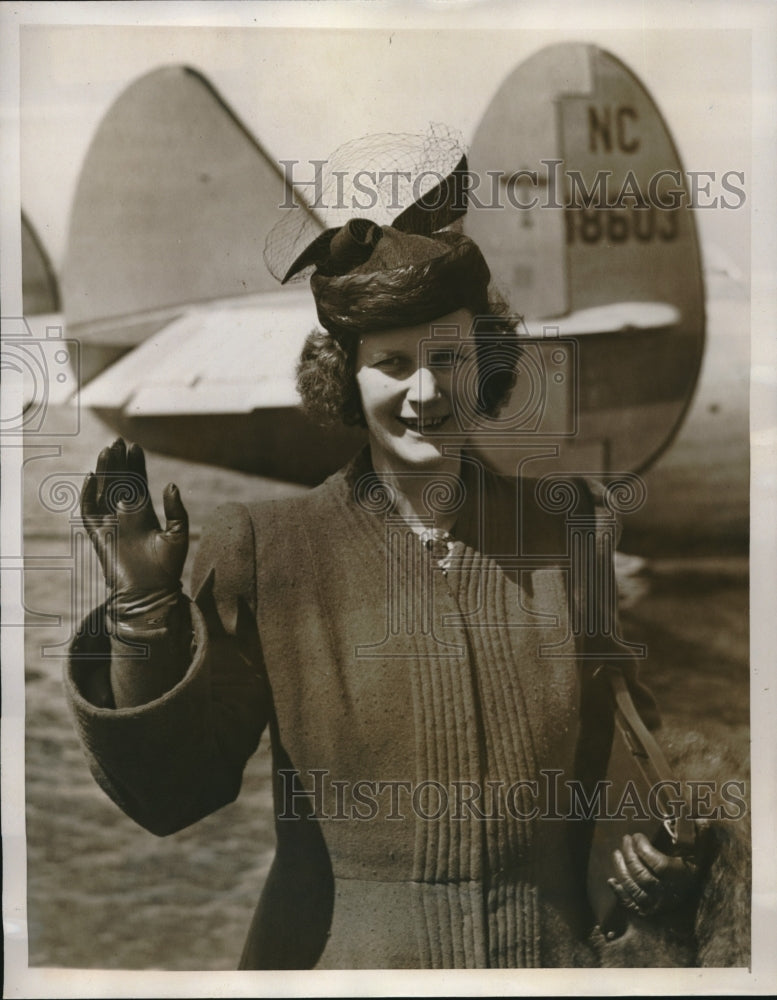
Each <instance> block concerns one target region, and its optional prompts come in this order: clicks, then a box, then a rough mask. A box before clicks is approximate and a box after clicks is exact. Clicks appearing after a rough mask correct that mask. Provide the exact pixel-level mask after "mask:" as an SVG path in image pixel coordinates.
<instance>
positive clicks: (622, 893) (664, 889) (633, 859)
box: [607, 833, 700, 917]
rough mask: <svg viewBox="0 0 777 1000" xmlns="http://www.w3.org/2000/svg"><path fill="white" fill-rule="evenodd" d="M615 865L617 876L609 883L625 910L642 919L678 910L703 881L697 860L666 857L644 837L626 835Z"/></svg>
mask: <svg viewBox="0 0 777 1000" xmlns="http://www.w3.org/2000/svg"><path fill="white" fill-rule="evenodd" d="M613 861H614V864H615V871H616V873H617V874H616V877H615V878H610V879H608V880H607V881H608V884H609V886H610V888H611V889H612V891H613V892H614V893H615V895H616V896H617V897H618V899H619V900H620V902H621V903H622V904H623V906H625V907H626V909H628V910H630V911H631V912H633V913H637V914H639V915H640V916H642V917H646V916H653V915H654V914H657V913H665V912H667V911H669V910H673V909H675V908H676V907H677V906H679V905H680V904H681V903H682V902H683V901H684V900H685V899H686V898H687V897H688V895H689V894H690V892H691V891H692V890H693V888H694V887H695V886H696V884H697V882H698V880H699V878H700V875H699V863H698V858H697V857H696V856H694V855H687V854H686V855H681V856H678V857H672V856H670V855H668V854H663V853H662V852H661V851H659V850H658V849H657V848H655V847H654V846H653V845H652V844H651V843H650V841H649V840H648V838H647V837H646V836H645V835H644V834H643V833H635V834H634V835H633V836H631V835H629V834H626V836H625V837H624V838H623V841H622V843H621V847H620V849H619V850H615V851H613Z"/></svg>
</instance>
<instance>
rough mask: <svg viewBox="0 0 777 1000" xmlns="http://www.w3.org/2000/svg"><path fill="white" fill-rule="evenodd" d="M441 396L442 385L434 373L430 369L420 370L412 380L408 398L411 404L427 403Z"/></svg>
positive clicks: (422, 368) (423, 368)
mask: <svg viewBox="0 0 777 1000" xmlns="http://www.w3.org/2000/svg"><path fill="white" fill-rule="evenodd" d="M439 395H440V385H439V383H438V381H437V378H436V377H435V375H434V372H432V371H430V369H429V368H426V367H421V368H419V369H418V370H417V371H416V372H415V373H414V374H413V376H412V378H411V379H410V386H409V387H408V391H407V396H408V399H409V400H410V402H411V403H425V402H429V401H430V400H432V399H436V398H437V397H438V396H439Z"/></svg>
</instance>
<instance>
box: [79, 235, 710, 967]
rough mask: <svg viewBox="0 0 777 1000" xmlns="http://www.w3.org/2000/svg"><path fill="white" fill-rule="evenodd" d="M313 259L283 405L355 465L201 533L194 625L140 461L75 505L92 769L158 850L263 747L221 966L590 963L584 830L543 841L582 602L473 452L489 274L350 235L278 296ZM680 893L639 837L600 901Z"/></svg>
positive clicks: (526, 485)
mask: <svg viewBox="0 0 777 1000" xmlns="http://www.w3.org/2000/svg"><path fill="white" fill-rule="evenodd" d="M311 265H313V266H314V267H315V271H314V272H313V275H312V278H311V286H312V289H313V293H314V296H315V299H316V305H317V309H318V315H319V319H320V321H321V324H322V326H323V327H324V330H325V333H323V334H314V335H312V336H311V338H309V340H308V342H307V344H306V347H305V350H304V351H303V356H302V360H301V363H300V371H299V384H300V390H301V392H302V395H303V398H304V399H305V400H306V401H307V402H308V404H309V405H311V406H312V407H313V408H314V409H317V410H318V411H319V412H322V411H323V412H324V413H326V414H328V415H330V416H332V415H338V416H340V417H341V418H343V419H346V420H348V421H351V422H355V421H363V422H364V423H365V424H366V427H367V431H368V435H369V445H368V447H367V448H366V449H365V451H364V452H363V453H362V454H360V455H358V456H357V457H356V458H355V459H354V460H353V461H352V462H351V463H350V464H349V465H348V466H347V467H346V468H345V469H343V470H341V471H340V472H339V473H337V474H336V475H334V476H332V477H331V478H330V479H329V480H327V481H326V482H325V483H324V484H323V485H322V486H320V487H318V488H317V489H315V490H313V491H311V492H310V493H309V494H307V495H305V496H303V497H299V498H295V499H293V500H285V501H281V502H273V503H265V504H258V505H254V506H246V507H243V506H240V505H228V506H226V507H223V508H221V509H220V510H219V511H217V513H216V515H215V516H214V519H213V521H212V523H211V525H210V527H209V529H208V531H207V532H206V533H205V535H204V537H203V540H202V543H201V545H200V548H199V551H198V554H197V561H196V566H195V571H194V577H193V580H194V589H195V593H196V595H197V596H196V601H190V600H189V599H188V598H186V597H185V596H184V595H183V594H182V591H181V585H180V576H181V571H182V567H183V564H184V558H185V555H186V547H187V540H186V536H187V527H186V526H187V522H186V512H185V510H184V507H183V504H182V502H181V499H180V496H179V494H178V492H177V490H176V488H175V487H174V486H168V488H167V489H166V490H165V493H164V510H165V516H166V518H167V524H166V527H165V529H164V530H161V529H160V526H159V524H158V522H157V521H156V518H155V515H154V513H153V509H152V507H151V504H150V501H149V497H148V490H147V486H146V478H145V469H144V462H143V455H142V452H141V450H140V449H139V448H137V447H135V446H132V447H130V448H129V449H127V448H126V447H125V445H124V443H123V442H122V441H118V442H116V443H115V444H114V445H113V446H112V447H111V448H110V449H106V451H104V452H103V453H102V454H101V456H100V459H99V462H98V467H97V474H96V475H91V474H90V475H89V476H88V477H87V479H86V482H85V484H84V490H83V496H82V511H83V517H84V521H85V523H86V526H87V528H88V530H89V532H90V535H91V537H92V540H93V542H94V544H95V547H96V549H97V551H98V553H99V555H100V559H101V561H102V564H103V568H104V570H105V573H106V577H107V580H108V584H109V587H110V596H109V599H108V601H107V603H106V605H105V606H104V607H102V608H99V609H97V611H95V612H94V614H93V616H92V618H91V619H90V620H89V621H88V622H87V623H86V625H85V627H84V628H83V629H82V633H81V635H80V636H79V638H78V639H77V640H76V642H75V644H74V649H73V655H72V660H71V664H70V669H69V673H68V692H69V696H70V701H71V705H72V708H73V712H74V715H75V719H76V725H77V728H78V731H79V733H80V735H81V738H82V740H83V742H84V744H85V746H86V747H87V749H88V753H89V755H90V763H91V766H92V769H93V771H94V774H95V776H96V778H97V780H98V782H99V783H100V784H101V785H102V786H103V788H104V789H105V790H106V791H107V792H108V794H109V795H110V796H111V797H112V798H113V799H114V800H115V801H116V802H117V803H118V804H119V805H120V806H121V808H122V809H124V810H125V811H126V812H127V813H128V814H129V815H130V816H132V817H133V818H134V819H136V820H137V821H138V822H139V823H141V824H142V825H143V826H145V827H146V828H147V829H149V830H151V831H153V832H154V833H157V834H159V835H164V834H168V833H171V832H173V831H175V830H177V829H180V828H181V827H184V826H186V825H188V824H190V823H192V822H194V821H196V820H198V819H199V818H201V817H202V816H205V815H207V814H208V813H210V812H212V811H213V810H215V809H217V808H219V807H220V806H222V805H224V804H225V803H227V802H230V801H231V800H232V799H234V798H235V796H236V795H237V794H238V791H239V788H240V781H241V775H242V770H243V766H244V764H245V761H246V760H247V759H248V757H249V756H250V755H251V754H252V753H253V751H254V750H255V749H256V746H257V743H258V741H259V738H260V736H261V734H262V732H263V730H264V728H265V727H268V728H269V732H270V737H271V740H272V753H273V770H274V795H275V809H276V832H277V854H276V858H275V861H274V863H273V865H272V868H271V870H270V873H269V875H268V878H267V882H266V885H265V887H264V891H263V893H262V896H261V899H260V901H259V905H258V907H257V910H256V914H255V917H254V920H253V923H252V926H251V929H250V932H249V935H248V940H247V942H246V945H245V949H244V952H243V957H242V962H241V967H242V968H312V967H317V968H358V967H368V968H402V967H404V968H424V967H429V968H442V967H455V968H484V967H538V966H570V965H595V964H597V963H598V962H600V961H601V960H602V959H601V956H598V955H597V954H596V952H595V950H594V948H593V947H592V946H591V944H590V943H589V942H588V940H587V939H588V936H589V933H590V930H591V922H592V921H591V915H590V912H589V910H588V906H587V902H586V896H585V866H586V852H587V844H588V843H589V840H590V829H589V826H588V825H586V824H585V823H583V822H580V821H574V820H570V821H566V820H565V819H564V816H565V815H566V814H567V813H566V806H567V802H566V800H565V798H564V796H565V794H566V793H565V787H566V786H565V784H564V780H563V779H564V778H566V777H570V778H571V777H574V776H576V775H578V776H579V775H580V774H581V773H585V774H586V775H588V776H589V777H590V776H591V775H593V774H595V773H596V771H597V768H598V769H601V768H602V767H603V766H604V764H605V763H606V757H607V751H608V743H607V736H608V734H609V733H610V732H611V719H610V718H609V717H608V708H607V702H606V699H605V697H604V695H603V691H602V689H601V684H600V682H597V681H596V680H595V679H593V678H592V677H590V676H589V674H588V672H587V671H586V670H585V669H584V668H582V667H581V666H580V664H579V661H578V658H577V655H576V654H577V653H579V652H580V651H581V650H580V642H581V641H582V639H581V637H580V636H572V646H571V647H570V646H569V642H568V640H569V639H570V635H571V629H570V614H571V611H572V607H571V606H573V605H574V603H575V602H576V601H579V600H580V599H586V595H582V598H581V596H580V595H572V594H570V593H569V587H568V579H569V572H568V570H569V563H568V556H567V551H566V545H567V530H566V521H565V518H564V516H563V513H558V512H556V511H554V509H553V508H552V505H548V504H545V505H543V503H542V502H540V501H539V500H538V499H537V496H536V495H535V489H534V484H533V483H530V482H518V483H517V484H516V483H514V482H511V481H508V480H506V479H503V478H501V477H498V476H496V475H494V474H492V473H490V472H489V471H488V470H487V469H486V468H485V467H484V466H483V464H482V463H480V462H479V461H477V460H476V459H475V458H474V456H473V455H472V454H470V453H469V452H468V450H467V449H466V447H465V441H466V439H467V435H468V433H469V432H470V431H471V429H472V428H471V427H468V426H467V423H468V422H469V423H472V422H476V421H477V419H478V417H479V416H480V417H482V415H483V414H495V413H496V412H497V410H498V408H499V406H500V404H501V403H502V402H503V401H504V399H505V396H506V395H507V394H508V393H509V390H510V387H511V385H512V383H513V380H514V371H513V368H511V367H510V366H508V368H507V370H506V371H505V370H504V368H503V362H504V357H505V351H506V350H507V353H508V354H510V353H511V354H512V356H513V358H515V356H516V354H517V351H516V344H517V341H516V338H515V335H514V333H513V332H512V331H511V329H510V326H509V324H508V323H505V322H504V321H503V320H499V319H494V318H493V316H491V318H490V319H489V315H490V312H489V305H488V287H489V279H490V275H489V271H488V267H487V265H486V263H485V261H484V259H483V257H482V255H481V254H480V251H479V250H478V248H477V247H476V245H475V244H474V243H473V242H472V241H471V240H469V239H468V238H467V237H465V236H463V235H460V234H456V233H452V232H434V233H431V234H429V235H417V234H414V233H406V232H401V231H399V230H398V229H395V228H392V227H383V228H380V227H378V226H375V225H373V224H372V223H370V222H369V221H368V220H363V219H362V220H353V221H352V222H350V223H348V224H347V225H346V226H343V227H342V228H340V229H337V230H329V231H327V232H326V233H324V234H323V235H322V236H321V237H320V238H319V239H317V240H316V241H315V242H314V243H313V244H312V245H311V247H309V248H308V250H307V251H306V252H305V253H304V254H303V255H302V256H301V257H300V258H299V259H298V260H297V261H296V262H295V264H294V265H293V266H292V268H290V270H289V273H288V274H287V277H289V276H291V275H292V274H293V273H295V272H296V271H298V270H300V269H304V268H306V267H309V266H311ZM495 347H496V350H494V348H495ZM494 358H499V359H501V361H500V363H499V364H498V365H497V364H495V363H494ZM133 486H134V487H136V488H135V491H134V492H135V495H134V497H133V496H132V495H131V492H132V487H133ZM112 488H113V489H114V491H115V490H118V491H119V493H121V491H124V496H123V497H122V496H116V495H114V496H111V492H112ZM117 501H118V502H117ZM578 503H579V504H580V505H581V506H583V507H585V506H586V505H588V506H590V507H591V508H593V505H594V500H593V497H592V496H591V495H589V494H588V492H587V491H586V490H585V489H584V488H583V486H582V485H580V489H579V495H578ZM114 510H115V512H116V514H117V516H118V532H117V538H116V544H113V543H112V542H111V540H110V532H111V530H112V528H111V523H110V515H111V514H112V513H113V512H114ZM588 597H589V598H590V595H588ZM565 643H566V645H565ZM138 644H145V646H146V647H147V649H148V655H147V656H145V657H143V656H138V655H137V652H138V648H140V649H141V651H142V649H143V646H142V645H141V646H140V647H138ZM559 649H562V650H564V651H565V653H564V655H554V652H553V651H554V650H556V651H558V650H559ZM133 654H135V655H133ZM626 670H627V673H628V675H629V679H630V683H631V685H632V690H633V692H634V694H635V695H636V696H637V699H638V700H639V703H640V705H641V707H642V709H643V712H644V713H645V714H646V715H648V716H649V715H650V714H651V713H652V714H653V715H654V714H655V713H654V706H653V705H652V701H651V699H650V697H649V695H648V694H647V692H645V691H644V689H642V688H641V687H640V686H639V685H638V684H637V682H636V681H635V680H634V677H633V670H632V669H631V668H630V667H627V668H626ZM603 734H604V738H603ZM557 778H561V779H562V780H560V781H558V780H556V779H557ZM693 878H694V873H693V866H689V865H686V864H684V863H683V862H682V861H681V860H680V859H675V858H668V857H667V856H665V855H663V854H661V853H660V852H658V851H656V850H655V848H653V847H652V846H651V845H650V843H649V842H648V841H647V840H646V839H645V838H644V837H641V836H636V837H634V838H626V839H625V840H624V842H623V845H622V848H621V851H620V852H618V853H617V854H616V858H615V861H614V869H613V890H614V892H615V893H616V894H617V895H618V897H619V898H620V899H621V900H622V901H623V903H624V904H625V905H626V906H628V907H629V908H630V909H632V910H634V911H639V912H641V913H648V912H651V913H655V912H658V911H660V910H661V909H662V908H666V906H667V905H669V904H670V903H672V902H674V901H676V900H677V899H679V898H681V897H682V896H683V894H684V893H685V891H686V890H687V888H688V885H689V884H690V883H691V882H692V881H693ZM605 947H606V946H605Z"/></svg>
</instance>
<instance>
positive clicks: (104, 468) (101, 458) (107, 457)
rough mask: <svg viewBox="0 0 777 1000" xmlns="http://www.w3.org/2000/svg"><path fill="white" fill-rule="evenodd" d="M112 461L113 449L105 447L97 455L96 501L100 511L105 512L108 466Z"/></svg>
mask: <svg viewBox="0 0 777 1000" xmlns="http://www.w3.org/2000/svg"><path fill="white" fill-rule="evenodd" d="M110 461H111V449H110V448H103V449H102V451H101V452H100V454H99V455H98V456H97V477H96V478H97V494H96V498H95V499H96V502H97V506H98V508H99V513H104V511H103V509H102V508H103V498H104V496H105V486H106V477H107V476H108V468H109V466H110Z"/></svg>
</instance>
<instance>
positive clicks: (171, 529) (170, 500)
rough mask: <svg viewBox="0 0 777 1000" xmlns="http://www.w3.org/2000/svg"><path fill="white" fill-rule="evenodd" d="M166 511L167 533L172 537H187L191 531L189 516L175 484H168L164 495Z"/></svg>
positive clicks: (163, 501) (163, 500)
mask: <svg viewBox="0 0 777 1000" xmlns="http://www.w3.org/2000/svg"><path fill="white" fill-rule="evenodd" d="M162 503H163V505H164V511H165V521H166V523H165V532H166V533H167V534H171V535H185V534H186V533H187V532H188V530H189V515H188V514H187V513H186V508H185V507H184V505H183V500H182V499H181V493H180V490H179V489H178V487H177V486H176V485H175V483H168V484H167V486H166V487H165V491H164V493H163V494H162Z"/></svg>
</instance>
